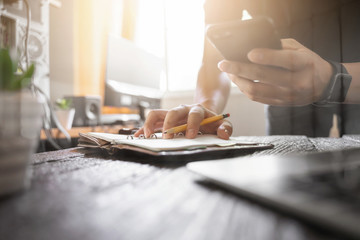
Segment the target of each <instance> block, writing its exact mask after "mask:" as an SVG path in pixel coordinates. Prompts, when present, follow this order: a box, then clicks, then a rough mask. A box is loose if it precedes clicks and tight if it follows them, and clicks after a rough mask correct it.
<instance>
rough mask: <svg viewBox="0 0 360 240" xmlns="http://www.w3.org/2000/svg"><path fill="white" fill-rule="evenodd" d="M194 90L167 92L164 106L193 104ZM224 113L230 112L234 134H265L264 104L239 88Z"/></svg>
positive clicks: (232, 95) (232, 92)
mask: <svg viewBox="0 0 360 240" xmlns="http://www.w3.org/2000/svg"><path fill="white" fill-rule="evenodd" d="M193 96H194V93H193V92H190V91H189V92H178V93H175V92H170V93H167V94H165V96H164V99H163V101H162V108H165V109H170V108H173V107H176V106H178V105H180V104H192V103H193V102H194V101H193ZM224 113H230V115H231V116H230V118H229V120H230V121H231V123H232V124H233V128H234V132H233V136H264V135H265V114H264V105H263V104H261V103H257V102H253V101H251V100H249V99H248V98H247V97H246V96H245V95H244V94H242V93H241V92H240V91H239V90H238V89H236V88H233V89H232V91H231V95H230V98H229V101H228V103H227V106H226V108H225V110H224Z"/></svg>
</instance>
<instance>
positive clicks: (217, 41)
mask: <svg viewBox="0 0 360 240" xmlns="http://www.w3.org/2000/svg"><path fill="white" fill-rule="evenodd" d="M206 35H207V38H208V39H209V40H210V42H211V43H212V44H213V45H214V46H215V48H216V49H218V51H219V52H220V53H221V55H222V56H223V57H224V58H225V59H227V60H230V61H240V62H244V61H245V62H248V61H249V60H248V58H247V54H248V52H250V51H251V50H252V49H254V48H273V49H281V48H282V46H281V41H280V37H279V34H278V33H277V31H276V29H275V27H274V24H273V21H272V19H270V18H267V17H257V18H253V19H249V20H236V21H229V22H225V23H220V24H213V25H209V26H208V28H207V30H206Z"/></svg>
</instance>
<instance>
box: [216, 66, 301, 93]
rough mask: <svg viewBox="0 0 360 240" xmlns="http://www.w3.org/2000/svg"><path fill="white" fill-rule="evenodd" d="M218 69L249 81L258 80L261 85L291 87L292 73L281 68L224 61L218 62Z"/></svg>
mask: <svg viewBox="0 0 360 240" xmlns="http://www.w3.org/2000/svg"><path fill="white" fill-rule="evenodd" d="M219 68H220V70H221V71H223V72H226V73H230V74H233V75H235V76H238V77H242V78H246V79H250V80H259V81H260V82H261V83H266V84H271V85H279V86H284V87H286V86H289V87H291V86H292V84H293V83H292V81H291V79H292V78H293V75H294V72H292V71H289V70H286V69H283V68H278V67H277V68H275V67H269V66H264V65H259V64H253V63H242V62H230V61H226V60H223V61H221V62H219Z"/></svg>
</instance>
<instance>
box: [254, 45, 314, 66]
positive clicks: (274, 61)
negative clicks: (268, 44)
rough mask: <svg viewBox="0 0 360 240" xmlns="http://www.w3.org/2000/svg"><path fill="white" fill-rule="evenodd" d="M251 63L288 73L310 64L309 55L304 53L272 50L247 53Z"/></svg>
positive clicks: (257, 50) (255, 50)
mask: <svg viewBox="0 0 360 240" xmlns="http://www.w3.org/2000/svg"><path fill="white" fill-rule="evenodd" d="M248 58H249V60H250V61H251V62H253V63H257V64H262V65H268V66H274V67H281V68H285V69H288V70H290V71H297V70H301V69H303V68H304V67H306V66H307V65H308V64H310V63H311V61H309V60H311V59H309V53H308V52H306V51H301V50H299V51H294V50H274V49H265V48H264V49H261V48H257V49H253V50H251V51H250V52H249V53H248Z"/></svg>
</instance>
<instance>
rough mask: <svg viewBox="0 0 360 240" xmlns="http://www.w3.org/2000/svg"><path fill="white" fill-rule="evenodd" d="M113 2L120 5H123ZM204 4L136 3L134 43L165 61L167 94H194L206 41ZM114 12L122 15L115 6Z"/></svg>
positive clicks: (193, 0)
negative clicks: (192, 92)
mask: <svg viewBox="0 0 360 240" xmlns="http://www.w3.org/2000/svg"><path fill="white" fill-rule="evenodd" d="M123 1H125V0H123ZM132 1H135V0H132ZM113 2H114V4H117V5H119V2H121V1H116V0H114V1H113ZM203 2H204V1H203V0H181V1H175V0H151V1H150V0H137V1H136V13H135V14H136V17H135V24H134V28H135V29H134V38H133V41H134V42H135V43H136V44H137V45H139V46H140V47H142V48H144V49H145V50H147V51H149V52H151V53H153V54H155V55H157V56H159V57H163V58H164V60H165V62H166V64H165V65H166V69H167V74H166V75H167V77H166V83H164V86H163V87H162V88H163V89H165V90H168V91H182V90H191V89H194V88H195V86H196V79H197V73H198V70H199V67H200V64H201V58H202V51H203V41H204V39H203V38H204V13H203ZM116 9H117V10H116ZM114 11H117V12H121V11H119V7H115V6H114Z"/></svg>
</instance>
